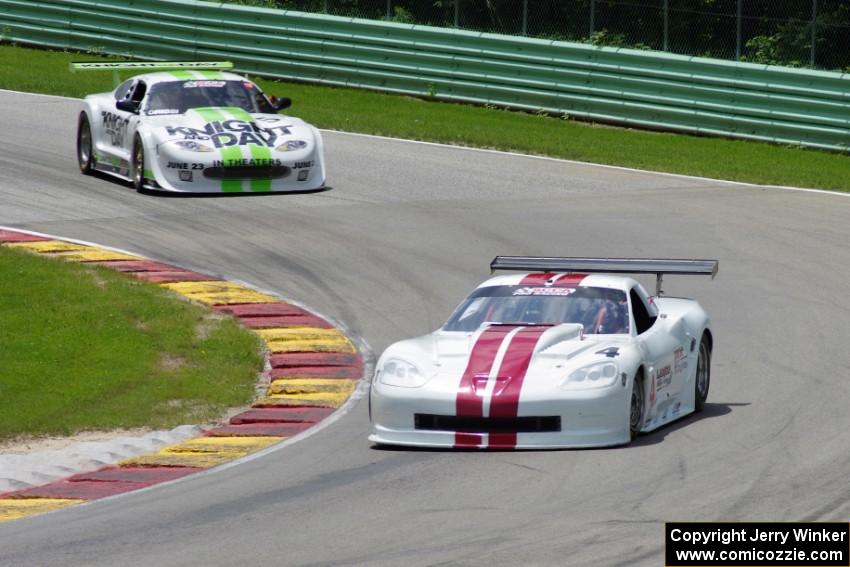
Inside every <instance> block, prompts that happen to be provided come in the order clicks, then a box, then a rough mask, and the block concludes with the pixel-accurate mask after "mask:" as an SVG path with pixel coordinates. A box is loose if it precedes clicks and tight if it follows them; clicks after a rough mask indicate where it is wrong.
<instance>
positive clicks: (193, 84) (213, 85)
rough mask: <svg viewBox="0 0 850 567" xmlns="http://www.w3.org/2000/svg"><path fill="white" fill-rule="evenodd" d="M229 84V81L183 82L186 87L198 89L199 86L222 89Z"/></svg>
mask: <svg viewBox="0 0 850 567" xmlns="http://www.w3.org/2000/svg"><path fill="white" fill-rule="evenodd" d="M226 84H227V81H186V82H185V83H183V88H184V89H197V88H198V87H211V88H218V89H220V88H221V87H223V86H224V85H226Z"/></svg>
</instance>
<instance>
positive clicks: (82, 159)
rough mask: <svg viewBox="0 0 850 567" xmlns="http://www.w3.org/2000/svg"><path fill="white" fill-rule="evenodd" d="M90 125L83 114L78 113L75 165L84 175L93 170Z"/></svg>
mask: <svg viewBox="0 0 850 567" xmlns="http://www.w3.org/2000/svg"><path fill="white" fill-rule="evenodd" d="M92 147H93V144H92V138H91V125H90V124H89V118H88V116H86V113H85V112H81V113H80V120H79V121H78V122H77V164H78V165H79V166H80V171H81V172H82V173H83V174H84V175H88V174H90V173H91V172H92V170H93V169H94V152H93V151H92Z"/></svg>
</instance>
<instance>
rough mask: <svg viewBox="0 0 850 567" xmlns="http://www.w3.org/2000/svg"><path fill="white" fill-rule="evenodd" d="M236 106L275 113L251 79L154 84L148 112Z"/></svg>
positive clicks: (151, 113) (167, 112)
mask: <svg viewBox="0 0 850 567" xmlns="http://www.w3.org/2000/svg"><path fill="white" fill-rule="evenodd" d="M210 106H213V107H214V106H219V107H222V106H225V107H236V108H241V109H242V110H245V111H246V112H252V113H253V112H264V113H274V112H275V110H274V109H273V108H272V106H271V104H269V101H268V99H266V97H265V95H263V93H262V92H261V91H260V89H258V88H257V87H256V86H255V85H254V84H252V83H250V82H248V81H169V82H167V83H156V84H154V85H152V86H151V89H150V92H149V93H148V96H147V99H146V102H145V109H144V111H145V114H147V115H157V114H183V113H184V112H186V111H187V110H190V109H192V108H203V107H210Z"/></svg>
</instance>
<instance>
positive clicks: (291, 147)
mask: <svg viewBox="0 0 850 567" xmlns="http://www.w3.org/2000/svg"><path fill="white" fill-rule="evenodd" d="M76 65H82V64H76ZM108 65H109V64H100V67H104V66H108ZM136 65H138V66H146V65H147V66H151V67H156V66H162V64H142V63H137V64H136ZM183 65H189V64H183ZM121 68H126V67H121ZM290 103H291V102H290V100H289V99H275V98H273V97H272V98H270V97H267V96H266V95H265V94H263V92H262V91H261V90H260V89H259V88H258V87H257V86H256V85H255V84H254V83H252V82H251V81H249V80H248V79H246V78H244V77H241V76H239V75H236V74H233V73H229V72H221V71H211V70H203V69H201V70H198V69H196V68H193V69H191V70H189V69H178V70H172V71H168V72H165V71H159V72H152V73H147V74H144V75H138V76H136V77H133V78H131V79H128V80H126V81H124V82H123V83H121V84H120V85H118V87H117V88H116V89H115V90H114V91H113V92H111V93H101V94H94V95H89V96H87V97H86V98H85V100H84V101H83V109H82V111H81V112H80V115H79V123H78V129H77V160H78V162H79V165H80V170H81V171H82V172H83V173H86V174H88V173H90V172H92V171H95V170H97V171H102V172H104V173H108V174H111V175H115V176H117V177H120V178H122V179H126V180H129V181H130V182H131V183H132V184H133V186H134V187H135V188H136V189H137V190H139V191H141V190H143V189H153V190H164V191H178V192H193V193H217V192H225V193H264V192H271V191H313V190H317V189H321V188H322V187H324V186H325V158H324V147H323V145H322V137H321V134H320V133H319V131H318V130H317V129H316V128H314V127H313V126H311V125H310V124H307V123H306V122H304V121H303V120H300V119H298V118H293V117H290V116H284V115H280V114H278V111H280V110H282V109H284V108H287V107H288V106H289V105H290Z"/></svg>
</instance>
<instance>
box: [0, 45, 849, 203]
mask: <svg viewBox="0 0 850 567" xmlns="http://www.w3.org/2000/svg"><path fill="white" fill-rule="evenodd" d="M96 59H97V57H94V56H92V55H85V54H82V55H81V54H77V53H66V52H52V51H43V50H37V49H28V48H22V47H15V46H9V45H3V46H0V88H7V89H14V90H21V91H31V92H39V93H49V94H58V95H65V96H72V97H82V96H84V95H86V94H90V93H94V92H103V91H108V90H112V88H113V79H112V73H111V72H109V71H100V72H97V71H96V72H82V73H75V74H72V73H70V72H69V71H68V63H69V62H71V61H80V60H84V61H86V60H96ZM127 76H129V74H128V73H125V74H124V75H123V77H127ZM257 82H258V84H260V85H261V86H262V87H263V88H264V89H265V90H266V91H267V92H269V93H271V94H277V95H284V96H289V97H291V98H292V99H293V101H294V104H293V106H292V109H291V110H290V111H288V112H291V113H292V114H293V115H295V116H299V117H301V118H304V119H305V120H307V121H309V122H312V123H313V124H315V125H316V126H319V127H321V128H331V129H337V130H346V131H351V132H363V133H369V134H379V135H385V136H396V137H402V138H410V139H414V140H428V141H434V142H446V143H450V144H459V145H467V146H476V147H483V148H495V149H500V150H511V151H517V152H522V153H528V154H535V155H547V156H553V157H559V158H566V159H574V160H579V161H586V162H593V163H602V164H610V165H619V166H626V167H634V168H638V169H646V170H653V171H666V172H671V173H683V174H688V175H698V176H705V177H713V178H718V179H730V180H737V181H747V182H752V183H762V184H774V185H792V186H798V187H814V188H821V189H835V190H840V191H848V190H850V175H848V171H850V156H848V155H846V154H836V153H829V152H824V151H818V150H808V149H802V148H796V147H783V146H777V145H772V144H765V143H757V142H747V141H738V140H727V139H722V138H707V137H697V136H685V135H676V134H668V133H657V132H647V131H641V130H631V129H625V128H612V127H604V126H597V125H593V124H587V123H581V122H574V121H569V120H563V119H560V118H555V117H551V116H545V115H536V114H528V113H520V112H510V111H507V110H502V109H494V108H484V107H477V106H469V105H461V104H449V103H440V102H433V101H426V100H422V99H418V98H413V97H405V96H398V95H388V94H382V93H376V92H371V91H364V90H357V89H347V88H330V87H322V86H315V85H307V84H302V83H283V82H273V81H267V80H262V79H258V80H257Z"/></svg>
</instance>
